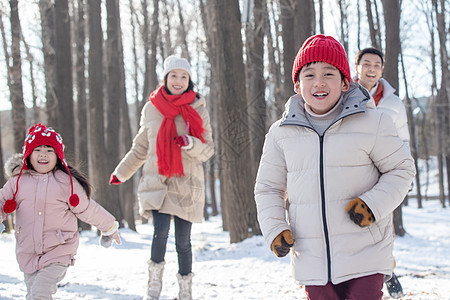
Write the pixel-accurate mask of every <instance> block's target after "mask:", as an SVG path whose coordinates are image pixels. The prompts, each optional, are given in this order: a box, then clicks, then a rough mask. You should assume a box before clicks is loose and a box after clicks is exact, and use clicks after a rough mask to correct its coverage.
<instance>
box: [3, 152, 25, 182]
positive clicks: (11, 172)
mask: <svg viewBox="0 0 450 300" xmlns="http://www.w3.org/2000/svg"><path fill="white" fill-rule="evenodd" d="M22 166H23V154H22V153H16V154H14V155H13V156H11V157H10V158H9V159H8V160H7V161H6V163H5V174H6V179H9V178H10V177H13V176H17V175H19V173H20V169H21V168H22ZM24 172H25V173H26V172H27V170H24Z"/></svg>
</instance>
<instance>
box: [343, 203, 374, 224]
mask: <svg viewBox="0 0 450 300" xmlns="http://www.w3.org/2000/svg"><path fill="white" fill-rule="evenodd" d="M345 210H346V211H347V212H348V214H349V216H350V219H351V220H352V221H353V222H355V224H356V225H359V226H361V227H364V226H368V225H370V224H372V223H373V222H374V221H375V216H374V215H373V213H372V211H371V210H370V208H369V207H368V206H367V205H366V203H364V201H362V200H361V199H359V198H356V199H353V200H351V201H350V202H348V204H347V206H346V207H345Z"/></svg>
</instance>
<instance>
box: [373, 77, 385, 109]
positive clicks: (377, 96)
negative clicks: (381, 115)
mask: <svg viewBox="0 0 450 300" xmlns="http://www.w3.org/2000/svg"><path fill="white" fill-rule="evenodd" d="M381 98H383V85H382V84H381V82H378V88H377V91H376V92H375V95H373V100H375V105H376V106H378V102H380V100H381Z"/></svg>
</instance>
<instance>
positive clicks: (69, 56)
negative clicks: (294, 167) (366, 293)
mask: <svg viewBox="0 0 450 300" xmlns="http://www.w3.org/2000/svg"><path fill="white" fill-rule="evenodd" d="M449 5H450V3H449V0H431V1H430V0H409V1H402V0H365V1H363V0H297V1H295V0H241V1H239V0H192V1H182V0H122V1H119V0H104V1H102V0H53V1H52V0H40V1H27V0H22V1H17V0H10V1H7V0H1V1H0V30H1V37H2V47H1V50H0V64H1V65H3V66H5V68H3V67H2V68H1V69H2V70H3V71H2V72H0V104H1V105H0V107H1V109H4V111H2V112H1V115H0V116H1V118H0V122H1V124H0V135H1V136H0V142H1V145H0V165H3V164H4V161H5V160H6V159H7V158H8V157H9V156H10V155H11V154H13V153H15V152H21V151H22V145H23V140H24V137H25V134H26V130H27V129H28V127H29V126H31V125H32V124H34V123H38V122H42V123H44V124H46V125H48V126H51V127H53V128H55V129H56V130H57V131H58V132H60V133H61V135H62V136H63V138H64V143H65V145H66V157H67V158H68V161H69V163H71V164H73V165H76V166H79V167H80V168H81V169H82V170H83V171H84V172H85V173H86V174H88V176H89V178H90V180H91V183H92V184H93V185H94V187H95V191H94V198H95V199H96V200H97V201H98V202H99V203H100V204H102V205H103V206H104V207H105V208H106V209H107V210H108V211H110V212H111V213H112V214H113V215H114V216H115V217H116V218H117V219H118V220H121V226H122V227H128V228H130V229H131V230H135V229H136V221H137V220H136V219H137V218H139V217H138V216H137V214H136V205H137V204H136V200H137V197H136V186H137V180H138V179H139V174H136V175H135V176H134V177H133V180H129V181H128V182H126V183H125V184H122V185H120V186H110V185H108V180H109V175H110V174H111V172H112V171H113V169H114V167H115V166H116V165H117V163H118V162H119V161H120V159H121V158H122V157H123V156H124V154H125V153H126V152H127V151H128V149H129V148H130V146H131V143H132V138H133V137H134V135H135V133H136V132H137V130H138V122H139V117H140V111H141V108H142V106H143V104H144V103H145V102H146V101H147V99H148V96H149V94H150V92H151V91H153V90H154V89H155V88H156V87H157V86H158V85H159V84H160V81H161V79H162V78H160V77H159V75H158V74H161V73H162V63H163V61H164V58H166V57H167V56H169V55H171V54H177V55H180V56H183V57H185V58H187V59H188V60H189V61H190V62H191V64H192V67H193V81H194V82H195V83H196V84H197V87H196V89H197V90H198V92H200V94H202V95H203V96H204V97H205V98H206V99H207V103H208V110H209V112H210V115H211V119H212V122H213V130H214V140H215V144H216V155H215V156H214V158H213V159H210V160H209V161H208V162H207V163H205V167H206V168H205V177H206V179H207V206H206V207H205V214H204V216H205V219H207V218H208V217H209V215H210V214H212V215H217V214H219V213H220V214H221V215H222V220H223V228H224V230H227V231H229V233H230V242H231V243H236V242H240V241H242V240H244V239H246V238H248V237H251V236H253V235H260V234H261V231H260V228H259V225H258V222H257V219H256V207H255V203H254V200H253V186H254V181H255V176H256V172H257V167H258V163H259V157H260V155H261V152H262V145H263V141H264V135H265V133H266V132H267V129H268V127H269V126H270V124H271V123H272V122H273V121H275V120H276V119H278V118H279V117H280V116H281V113H282V111H283V107H284V103H285V102H286V100H287V99H288V98H289V96H291V95H292V94H293V85H292V82H291V76H290V72H291V68H292V62H293V59H294V57H295V55H296V53H297V51H298V49H299V47H300V46H301V44H302V43H303V41H304V40H305V39H306V38H307V37H309V36H310V35H312V34H315V33H325V34H328V35H333V36H334V37H335V38H337V39H338V40H339V41H340V42H341V43H342V44H343V45H344V48H345V49H346V52H347V54H348V58H349V61H350V67H351V69H352V72H353V69H354V63H353V62H354V56H355V54H356V52H357V51H358V50H359V49H362V48H365V47H370V46H374V47H378V48H380V49H382V51H383V52H384V53H385V68H384V76H383V77H384V78H385V79H387V80H388V81H389V82H390V84H391V85H392V86H393V87H394V88H396V89H397V91H398V93H399V95H400V97H401V98H402V100H403V101H404V104H405V106H406V108H407V114H408V123H409V130H410V135H411V152H412V154H413V156H414V158H415V159H416V161H418V159H419V158H420V159H423V160H425V162H426V161H428V160H429V159H431V158H432V157H435V158H437V161H438V169H439V172H438V174H439V175H438V177H439V178H438V182H439V196H438V197H439V201H440V203H441V205H442V206H443V207H445V206H446V205H448V204H449V202H448V201H449V200H448V195H449V191H448V187H450V184H448V180H450V176H448V175H449V174H450V119H449V118H448V116H449V115H450V114H449V109H450V106H449V96H450V71H449V68H448V64H449V55H448V49H449V33H450V25H449V17H450V16H449V13H448V11H447V10H446V9H448V7H449ZM447 166H448V167H447ZM416 167H417V165H416ZM417 170H418V173H419V174H420V173H421V172H428V170H429V169H428V167H427V164H426V163H425V168H418V167H417ZM420 178H423V176H421V177H420ZM425 178H427V179H426V181H428V177H427V176H425ZM4 182H5V177H4V174H3V172H0V184H1V185H3V184H4ZM423 186H425V189H424V190H422V187H423ZM426 186H427V184H426V183H425V184H424V183H423V182H422V183H421V182H420V181H419V176H417V177H416V181H415V187H416V188H415V189H414V194H413V195H410V196H409V198H407V199H406V200H405V202H404V205H417V206H418V207H419V208H420V207H422V201H426V200H427V199H429V198H431V197H429V196H428V194H427V188H426ZM433 197H434V195H433ZM413 200H414V201H413ZM401 209H402V207H401V206H400V207H399V208H398V209H397V210H396V212H395V213H394V223H395V230H396V233H397V234H398V235H400V236H401V235H403V234H404V228H403V224H402V213H401ZM141 221H142V222H146V220H141ZM13 224H14V220H12V219H9V220H8V221H7V222H6V225H7V230H11V229H12V228H13ZM80 226H81V227H82V228H83V229H89V227H88V226H87V225H86V224H80Z"/></svg>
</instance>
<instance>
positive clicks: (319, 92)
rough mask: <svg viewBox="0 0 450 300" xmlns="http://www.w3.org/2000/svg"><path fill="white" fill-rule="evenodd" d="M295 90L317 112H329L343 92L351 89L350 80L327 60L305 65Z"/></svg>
mask: <svg viewBox="0 0 450 300" xmlns="http://www.w3.org/2000/svg"><path fill="white" fill-rule="evenodd" d="M298 78H299V81H297V83H296V84H295V90H296V91H297V92H298V93H299V94H301V95H302V97H303V100H305V102H306V103H307V104H308V105H309V106H310V108H311V110H312V111H313V112H314V113H316V114H319V115H321V114H325V113H327V112H329V111H330V110H331V109H332V108H333V107H334V106H335V105H336V103H337V102H338V101H339V99H340V97H341V93H342V92H345V91H347V90H348V89H349V86H350V85H349V82H348V80H347V79H346V78H342V75H341V72H340V71H339V70H338V69H337V68H336V67H334V66H333V65H330V64H329V63H326V62H315V63H311V64H309V65H305V66H304V67H303V68H302V69H301V70H300V74H299V77H298Z"/></svg>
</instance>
